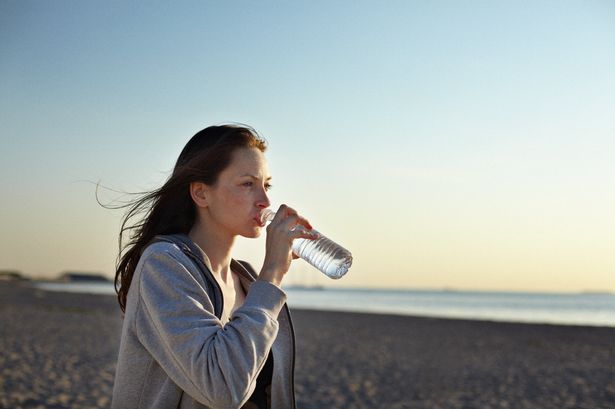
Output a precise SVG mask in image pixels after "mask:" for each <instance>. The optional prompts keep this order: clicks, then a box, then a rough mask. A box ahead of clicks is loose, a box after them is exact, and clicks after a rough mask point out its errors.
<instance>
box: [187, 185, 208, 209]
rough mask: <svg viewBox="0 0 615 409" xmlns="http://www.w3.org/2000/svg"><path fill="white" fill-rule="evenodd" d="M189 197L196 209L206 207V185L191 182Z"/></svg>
mask: <svg viewBox="0 0 615 409" xmlns="http://www.w3.org/2000/svg"><path fill="white" fill-rule="evenodd" d="M190 197H192V201H193V202H194V204H196V205H197V207H207V185H206V184H205V183H203V182H191V183H190Z"/></svg>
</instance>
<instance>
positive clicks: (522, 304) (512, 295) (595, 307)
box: [35, 282, 615, 327]
mask: <svg viewBox="0 0 615 409" xmlns="http://www.w3.org/2000/svg"><path fill="white" fill-rule="evenodd" d="M35 285H36V286H38V287H39V288H42V289H45V290H50V291H69V292H79V293H90V294H115V291H114V289H113V284H111V283H53V282H40V283H37V284H35ZM284 291H285V292H286V293H287V295H288V305H289V306H290V307H291V308H301V309H315V310H330V311H349V312H367V313H376V314H398V315H409V316H420V317H436V318H458V319H473V320H489V321H503V322H520V323H543V324H561V325H587V326H606V327H615V294H612V293H598V292H596V293H593V292H592V293H590V292H588V293H531V292H494V291H456V290H447V291H428V290H386V289H348V288H344V289H340V288H335V289H332V288H321V287H315V288H312V287H288V288H284Z"/></svg>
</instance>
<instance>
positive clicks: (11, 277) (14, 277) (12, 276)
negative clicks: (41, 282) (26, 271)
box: [0, 270, 28, 281]
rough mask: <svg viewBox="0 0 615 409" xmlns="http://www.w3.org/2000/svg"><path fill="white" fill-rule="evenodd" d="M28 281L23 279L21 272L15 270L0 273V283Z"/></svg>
mask: <svg viewBox="0 0 615 409" xmlns="http://www.w3.org/2000/svg"><path fill="white" fill-rule="evenodd" d="M26 280H28V279H27V278H26V277H24V275H23V274H21V272H19V271H17V270H2V271H0V281H26Z"/></svg>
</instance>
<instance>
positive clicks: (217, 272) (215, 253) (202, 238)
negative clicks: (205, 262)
mask: <svg viewBox="0 0 615 409" xmlns="http://www.w3.org/2000/svg"><path fill="white" fill-rule="evenodd" d="M188 236H189V237H190V239H191V240H192V241H193V242H195V243H196V245H197V246H199V247H200V248H201V249H202V250H203V251H204V252H205V254H206V255H207V258H208V259H209V262H210V263H211V268H212V274H213V275H214V276H217V277H218V278H219V279H221V280H222V281H223V282H228V281H229V280H232V277H231V274H230V265H231V251H232V249H233V245H234V244H235V237H233V236H229V235H225V234H222V233H221V232H216V231H215V229H207V228H206V226H204V225H203V224H202V223H195V225H194V226H193V227H192V229H190V232H189V233H188Z"/></svg>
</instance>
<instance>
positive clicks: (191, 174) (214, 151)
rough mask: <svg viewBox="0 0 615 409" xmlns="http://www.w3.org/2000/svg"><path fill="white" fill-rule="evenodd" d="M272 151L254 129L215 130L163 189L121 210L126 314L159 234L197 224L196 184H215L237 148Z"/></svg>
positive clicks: (181, 161) (191, 149) (197, 142)
mask: <svg viewBox="0 0 615 409" xmlns="http://www.w3.org/2000/svg"><path fill="white" fill-rule="evenodd" d="M266 147H267V144H266V142H265V140H264V139H262V138H261V137H260V136H259V135H258V133H257V132H256V131H255V130H254V129H252V128H250V127H247V126H244V125H220V126H210V127H208V128H205V129H203V130H202V131H199V132H198V133H197V134H196V135H194V136H193V137H192V138H191V139H190V140H189V141H188V143H187V144H186V146H185V147H184V149H183V150H182V152H181V153H180V155H179V158H178V159H177V162H176V164H175V167H174V169H173V173H172V174H171V176H170V177H169V178H168V179H167V181H166V182H165V183H164V185H163V186H162V187H160V188H158V189H156V190H153V191H151V192H145V193H142V194H139V195H138V197H137V198H136V199H135V200H133V201H130V202H128V203H127V204H124V205H121V206H118V207H119V208H127V209H128V210H127V212H126V214H125V215H124V217H123V219H122V224H121V229H120V234H119V256H118V263H117V266H116V270H115V291H116V293H117V298H118V301H119V304H120V308H121V309H122V311H123V312H125V311H126V298H127V295H128V289H129V288H130V283H131V281H132V277H133V275H134V272H135V269H136V267H137V263H138V262H139V258H140V257H141V253H142V252H143V250H144V249H145V247H147V245H148V244H149V243H150V241H151V240H152V239H153V238H154V237H155V236H156V235H159V234H175V233H184V234H187V233H188V232H189V231H190V229H191V228H192V226H193V224H194V223H195V221H196V207H195V205H194V203H193V201H192V198H191V196H190V183H191V182H203V183H205V184H208V185H215V183H216V182H217V179H218V176H219V175H220V173H221V172H222V171H223V170H224V169H226V167H227V166H228V165H229V164H230V162H231V159H232V154H233V152H234V151H235V150H236V149H239V148H256V149H259V150H260V151H261V152H264V151H265V149H266ZM140 216H142V217H140ZM125 236H127V237H128V241H127V242H125Z"/></svg>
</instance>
